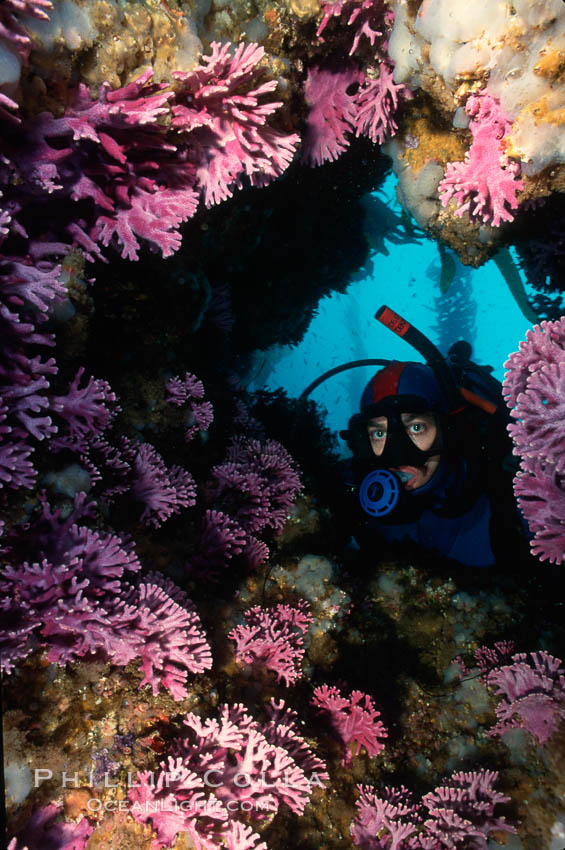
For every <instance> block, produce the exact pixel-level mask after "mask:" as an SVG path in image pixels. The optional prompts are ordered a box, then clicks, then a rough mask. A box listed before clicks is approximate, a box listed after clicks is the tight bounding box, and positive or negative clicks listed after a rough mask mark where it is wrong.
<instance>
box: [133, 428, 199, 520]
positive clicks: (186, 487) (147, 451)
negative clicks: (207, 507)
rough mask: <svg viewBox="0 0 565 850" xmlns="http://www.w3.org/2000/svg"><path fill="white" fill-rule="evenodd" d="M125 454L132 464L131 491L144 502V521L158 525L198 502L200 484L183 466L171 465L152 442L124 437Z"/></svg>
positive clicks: (142, 515) (142, 516) (141, 518)
mask: <svg viewBox="0 0 565 850" xmlns="http://www.w3.org/2000/svg"><path fill="white" fill-rule="evenodd" d="M122 450H123V455H124V457H125V458H126V459H127V461H128V463H130V464H131V468H132V484H131V494H132V496H133V498H134V499H135V500H136V501H139V502H141V503H142V504H143V505H144V509H143V512H142V514H141V517H140V520H141V522H144V523H145V524H146V525H152V526H153V527H154V528H158V527H159V526H160V525H161V524H162V523H163V522H165V520H166V519H168V518H169V517H170V516H172V515H173V514H176V513H178V512H179V511H180V510H181V509H182V508H187V507H192V506H193V505H194V504H195V502H196V485H195V483H194V479H193V478H192V476H191V474H190V473H189V472H187V471H186V469H183V468H182V467H180V466H176V465H175V466H171V467H167V466H166V464H165V461H164V460H163V458H162V457H161V455H160V454H159V453H158V452H157V451H156V449H155V448H154V447H153V446H152V445H151V444H150V443H140V442H138V441H137V440H129V439H128V438H127V437H123V438H122Z"/></svg>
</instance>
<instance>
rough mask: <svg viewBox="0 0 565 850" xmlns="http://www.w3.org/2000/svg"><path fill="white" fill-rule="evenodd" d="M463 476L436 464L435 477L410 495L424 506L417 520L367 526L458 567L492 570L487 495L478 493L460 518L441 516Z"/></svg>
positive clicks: (460, 472) (489, 509)
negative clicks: (425, 505) (458, 565)
mask: <svg viewBox="0 0 565 850" xmlns="http://www.w3.org/2000/svg"><path fill="white" fill-rule="evenodd" d="M461 464H462V465H464V461H461ZM458 472H459V474H458ZM463 475H464V470H463V469H461V470H456V471H453V470H451V471H450V470H449V469H448V468H447V464H446V463H445V462H444V463H443V464H440V467H439V469H438V470H437V472H436V474H435V475H434V476H433V478H432V479H431V480H430V481H428V483H427V484H425V485H424V486H423V487H420V488H419V489H418V490H414V491H412V492H411V493H410V496H409V498H410V499H415V500H416V501H417V500H418V499H420V498H424V499H425V500H426V504H427V505H428V506H427V507H425V508H424V510H423V511H422V513H421V515H420V516H419V518H418V519H417V520H415V521H412V522H410V521H407V522H404V523H398V524H391V525H387V523H386V518H384V519H383V520H369V525H370V526H372V527H373V528H374V529H375V530H377V532H378V534H380V536H381V537H383V538H384V539H385V540H388V541H401V540H412V541H413V542H414V543H418V544H420V545H421V546H424V547H425V548H426V549H430V550H432V551H435V552H438V553H439V554H440V555H443V556H444V557H446V558H453V559H454V560H456V561H459V562H460V563H462V564H467V565H469V566H475V567H490V566H492V565H493V564H494V563H495V560H496V558H495V556H494V553H493V551H492V546H491V539H490V523H491V508H490V502H489V499H488V497H487V495H486V494H485V493H481V494H480V495H479V496H478V498H477V499H476V501H475V502H474V503H473V504H472V505H471V506H470V507H468V509H467V510H465V512H464V513H462V514H461V515H460V516H445V515H441V512H442V511H443V510H444V509H445V508H446V507H447V508H449V507H450V502H451V500H453V499H457V496H458V495H459V493H460V488H461V487H462V483H463ZM458 481H459V483H460V486H459V487H458ZM458 490H459V492H458ZM435 511H438V512H439V514H440V515H438V513H436V512H435Z"/></svg>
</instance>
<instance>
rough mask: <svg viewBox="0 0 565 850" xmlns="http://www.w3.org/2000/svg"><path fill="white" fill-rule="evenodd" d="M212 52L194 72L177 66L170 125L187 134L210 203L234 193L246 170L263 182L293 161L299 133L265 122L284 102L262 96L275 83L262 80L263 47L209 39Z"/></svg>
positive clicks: (253, 181)
mask: <svg viewBox="0 0 565 850" xmlns="http://www.w3.org/2000/svg"><path fill="white" fill-rule="evenodd" d="M211 50H212V53H211V55H210V56H204V57H203V58H202V64H201V65H199V66H198V67H197V68H196V69H195V70H194V71H190V72H184V71H177V72H174V73H173V77H174V78H175V80H176V81H177V86H176V91H175V102H174V104H173V107H172V113H173V119H172V122H171V123H172V127H173V128H174V129H175V130H177V131H178V132H179V134H180V137H181V138H184V137H185V136H186V143H187V145H188V147H189V160H190V162H192V163H194V165H195V168H196V179H197V185H198V187H199V188H200V189H201V190H202V192H203V196H204V202H205V204H206V206H211V205H212V204H217V203H219V202H220V201H224V200H225V199H226V198H229V197H231V195H232V194H233V187H234V186H237V187H240V186H241V185H242V178H243V176H244V175H246V176H247V177H248V178H249V180H250V182H251V185H252V186H265V185H266V184H267V183H269V182H270V181H271V180H273V179H274V178H275V177H278V176H279V175H280V174H282V172H283V171H285V169H286V168H287V167H288V165H289V164H290V162H291V160H292V158H293V156H294V151H295V148H296V146H297V144H298V142H299V140H300V139H299V136H298V135H297V134H296V133H294V134H287V133H283V132H280V131H278V130H274V129H273V128H272V127H270V126H269V125H268V124H267V118H269V117H270V116H271V115H272V114H273V112H275V111H276V110H277V109H278V107H279V106H281V105H282V103H281V102H280V101H271V100H266V101H265V100H263V96H264V95H268V94H270V93H271V92H272V91H274V89H275V88H276V87H277V83H276V81H275V80H267V81H265V82H260V77H261V74H262V67H261V66H262V60H263V57H264V55H265V51H264V48H263V47H260V46H259V45H258V44H255V43H251V44H244V43H243V42H242V43H241V44H240V45H239V46H238V47H237V48H236V49H235V52H234V51H233V46H232V45H231V44H230V43H229V42H228V43H226V44H224V45H220V44H219V43H217V42H212V44H211Z"/></svg>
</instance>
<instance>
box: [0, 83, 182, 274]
mask: <svg viewBox="0 0 565 850" xmlns="http://www.w3.org/2000/svg"><path fill="white" fill-rule="evenodd" d="M152 76H153V72H152V71H151V70H148V71H146V72H145V73H144V74H142V75H141V76H140V77H138V78H137V79H136V80H134V81H133V82H131V83H129V84H128V85H127V86H124V87H123V88H120V89H117V90H115V91H111V90H110V88H109V86H108V85H106V84H104V85H102V86H101V87H100V90H99V95H98V99H96V100H93V99H92V98H91V96H90V93H89V91H88V89H87V88H86V86H83V85H81V86H79V88H78V90H77V91H76V92H75V94H74V99H73V100H72V101H71V104H70V106H69V107H68V108H67V111H66V113H65V114H64V115H63V116H62V117H61V118H54V117H53V116H52V115H51V114H50V113H47V112H45V113H41V114H40V115H38V116H36V117H34V118H32V119H29V120H28V121H26V122H23V123H22V125H21V130H20V132H21V133H25V136H26V144H25V145H23V146H22V147H21V149H18V144H17V139H18V134H17V133H16V135H15V138H14V139H12V140H11V148H13V150H11V153H10V155H11V159H12V160H13V163H14V167H15V169H16V173H17V174H19V175H20V176H21V178H22V181H23V183H22V187H21V189H20V195H21V196H22V197H23V198H25V196H26V193H27V195H28V198H34V197H38V196H39V197H40V199H45V196H47V195H51V196H52V197H53V198H55V199H56V198H64V199H71V200H72V201H76V202H79V201H81V202H84V204H85V206H84V207H81V210H82V214H87V215H88V216H89V218H90V220H91V221H92V224H88V223H86V224H81V223H80V221H79V220H77V221H72V219H70V222H72V223H69V225H68V227H67V234H68V235H70V236H71V237H72V238H74V239H76V241H77V242H78V244H79V245H80V246H81V247H82V248H84V249H85V252H86V254H87V256H89V257H90V258H92V256H93V255H96V256H101V254H100V251H99V248H98V246H97V243H98V242H101V243H102V244H103V245H108V244H109V243H110V242H111V241H112V242H115V243H116V245H117V246H118V247H119V248H120V249H121V253H122V256H123V257H127V258H129V259H132V260H135V259H137V257H138V250H139V246H140V243H139V241H138V240H139V238H142V239H144V240H146V241H148V242H149V244H150V245H152V246H153V247H155V248H159V249H160V250H161V251H162V253H163V256H165V257H167V256H170V255H171V254H172V253H174V251H176V250H177V249H178V247H179V246H180V242H181V237H180V235H179V233H178V227H179V225H180V224H181V223H182V222H183V221H186V220H187V219H188V218H190V217H191V216H192V215H193V214H194V212H195V211H196V207H197V204H198V193H197V192H196V190H195V189H194V179H195V178H194V168H193V166H191V165H190V164H189V163H187V162H186V157H185V156H182V155H181V154H180V152H179V150H178V148H177V146H176V145H175V144H173V142H172V140H171V139H170V138H169V136H168V132H167V129H166V127H165V126H164V125H163V124H162V123H161V122H160V119H161V118H162V116H164V115H166V114H167V113H168V111H169V107H168V101H169V100H171V98H172V97H173V93H172V92H171V91H168V92H164V91H163V89H164V88H166V85H165V84H163V83H160V84H156V83H153V82H152ZM89 205H92V212H91V213H87V212H86V210H87V209H88V207H89ZM79 218H80V216H79Z"/></svg>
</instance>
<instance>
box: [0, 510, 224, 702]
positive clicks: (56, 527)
mask: <svg viewBox="0 0 565 850" xmlns="http://www.w3.org/2000/svg"><path fill="white" fill-rule="evenodd" d="M92 508H93V505H92V504H90V505H86V504H84V496H82V497H79V498H77V500H76V504H75V510H74V511H73V513H72V514H71V516H70V517H69V518H67V519H66V520H64V521H63V520H62V519H61V513H60V511H55V512H52V511H51V510H50V508H49V505H48V504H47V502H45V501H44V502H43V505H42V512H41V516H40V517H39V519H38V520H37V521H36V522H35V523H34V524H33V525H32V527H31V529H30V530H29V531H28V537H29V540H27V541H26V542H25V545H26V546H27V547H28V548H30V549H32V550H34V551H35V552H36V553H37V556H38V557H39V558H40V559H41V560H39V561H36V562H34V563H29V562H28V561H23V562H22V563H19V564H17V565H16V566H12V565H10V564H9V565H8V566H6V567H5V568H4V571H3V573H2V575H1V576H0V592H1V593H2V594H3V601H2V606H1V607H2V612H3V615H4V616H3V620H2V621H3V629H2V632H1V633H0V647H1V654H2V666H3V667H4V668H5V669H6V670H7V671H8V672H9V671H10V670H11V669H12V668H13V666H14V662H15V661H17V660H19V659H21V658H23V657H25V655H27V654H28V653H29V651H30V650H31V646H30V644H29V642H28V637H29V636H30V635H32V634H35V636H36V638H37V640H39V641H40V642H41V645H43V646H46V647H47V658H48V659H49V661H51V662H55V663H58V664H61V665H62V664H66V663H67V662H69V661H74V660H75V659H76V658H82V657H84V656H85V655H89V654H90V655H92V654H96V655H101V656H102V657H105V658H108V659H109V660H110V661H112V662H113V663H114V664H118V665H121V666H125V665H126V664H129V663H130V662H131V661H133V660H134V659H136V658H138V659H141V662H142V663H141V667H140V670H141V671H142V672H143V674H144V679H143V681H142V682H141V684H140V687H141V686H143V685H145V684H150V685H151V687H152V689H153V693H154V694H156V693H157V692H158V690H159V686H160V685H161V686H163V687H164V688H166V689H167V690H168V691H169V692H170V693H171V694H172V696H173V698H174V699H176V700H180V699H182V698H183V697H184V696H186V681H187V677H188V674H189V673H200V672H202V671H203V670H207V669H209V668H210V667H211V664H212V659H211V654H210V648H209V646H208V643H207V642H206V638H205V635H204V633H203V631H202V627H201V624H200V620H199V618H198V615H197V614H196V611H195V608H194V606H193V604H192V603H191V602H190V600H189V599H188V598H187V597H186V595H185V594H184V593H183V592H182V591H181V590H180V589H179V588H177V587H176V586H175V585H174V584H173V583H172V582H170V581H169V580H168V579H165V578H164V577H163V576H161V575H158V574H154V573H150V574H149V575H148V576H146V577H145V579H144V580H143V581H142V582H140V584H139V585H138V586H136V587H134V586H131V585H129V584H127V583H125V582H124V580H123V579H124V578H125V577H126V575H128V576H129V575H131V573H135V572H138V571H139V570H140V568H141V565H140V563H139V561H138V559H137V556H136V554H135V551H134V548H133V543H132V542H131V541H127V540H123V539H122V538H120V537H118V536H117V535H115V534H111V533H104V532H99V531H94V530H92V529H90V528H87V527H86V526H79V525H78V524H77V520H78V519H79V517H80V516H81V515H85V514H88V513H91V511H92Z"/></svg>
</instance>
